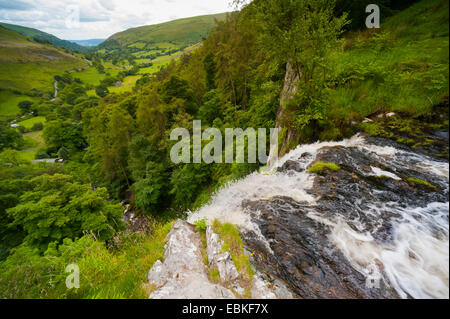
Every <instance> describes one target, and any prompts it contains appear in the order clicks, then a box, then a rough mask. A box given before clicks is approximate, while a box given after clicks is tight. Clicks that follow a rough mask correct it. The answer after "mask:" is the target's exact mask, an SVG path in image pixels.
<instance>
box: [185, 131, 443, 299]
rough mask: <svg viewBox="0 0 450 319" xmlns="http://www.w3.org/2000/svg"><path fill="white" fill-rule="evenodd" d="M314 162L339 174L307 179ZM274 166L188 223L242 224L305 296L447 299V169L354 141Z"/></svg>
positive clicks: (315, 148)
mask: <svg viewBox="0 0 450 319" xmlns="http://www.w3.org/2000/svg"><path fill="white" fill-rule="evenodd" d="M316 160H320V161H324V162H336V163H337V164H339V165H341V166H342V170H341V171H339V172H337V173H335V174H334V173H330V174H328V175H327V174H326V175H325V176H317V175H316V174H313V173H309V172H308V167H309V166H310V165H311V163H313V162H314V161H316ZM273 169H274V170H275V172H274V173H265V172H255V173H253V174H251V175H249V176H247V177H245V178H243V179H241V180H238V181H235V182H232V183H229V184H228V185H227V186H226V187H224V188H223V189H221V190H219V191H218V192H217V193H216V194H215V195H214V196H213V198H212V200H211V202H210V203H209V204H208V205H206V206H204V207H202V208H200V209H199V210H197V211H195V212H189V215H188V216H189V217H188V220H189V221H190V222H194V221H196V220H199V219H202V218H206V219H207V220H208V221H209V222H211V221H213V220H214V219H216V218H217V219H219V220H220V221H221V222H229V223H232V224H235V225H237V226H238V227H239V228H240V230H241V232H242V234H243V239H244V242H246V245H248V246H249V249H250V250H252V251H253V252H255V254H256V255H261V256H264V258H262V259H261V260H260V261H259V266H260V267H267V269H268V272H269V273H270V272H271V273H272V275H274V276H275V277H277V278H282V279H284V280H285V281H286V282H289V283H290V288H291V289H292V291H293V292H294V293H296V294H297V295H299V296H300V297H305V298H308V297H327V296H332V297H337V298H339V297H367V298H379V297H388V298H448V297H449V226H448V225H449V202H448V191H449V186H448V182H449V166H448V162H446V161H440V160H437V159H435V158H431V157H428V156H425V155H422V154H420V153H416V152H414V151H413V150H411V149H406V148H405V147H401V146H399V145H397V144H395V143H394V142H390V141H388V140H382V139H374V138H368V137H365V136H362V135H356V136H354V137H352V138H350V139H347V140H343V141H341V142H317V143H314V144H309V145H300V146H298V147H297V148H296V149H294V150H293V151H291V152H290V153H288V154H286V155H285V156H283V157H282V158H280V159H279V160H278V161H277V163H276V164H275V165H274V167H273ZM411 177H414V178H417V179H419V178H420V179H421V180H426V181H429V182H430V184H429V185H430V186H429V187H426V186H415V184H413V183H412V182H411V180H409V178H411ZM431 185H433V186H431ZM432 187H435V188H436V189H433V188H432ZM262 260H263V261H262ZM256 263H257V262H256ZM257 264H258V263H257ZM344 273H345V276H344ZM318 274H320V275H318ZM370 276H371V277H370ZM344 277H345V278H344ZM305 278H307V280H306V279H305ZM367 278H375V279H377V278H378V279H379V280H381V283H382V287H381V288H379V289H378V290H377V289H376V288H375V289H372V288H371V287H367ZM309 286H310V287H309ZM317 287H319V288H317ZM328 294H331V295H328Z"/></svg>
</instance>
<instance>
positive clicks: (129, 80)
mask: <svg viewBox="0 0 450 319" xmlns="http://www.w3.org/2000/svg"><path fill="white" fill-rule="evenodd" d="M141 77H142V76H141V75H132V76H127V77H126V78H125V79H124V80H123V82H122V86H119V87H115V86H113V87H109V88H108V90H109V92H111V93H124V92H131V90H132V89H133V87H134V85H135V84H136V81H137V80H139V79H140V78H141Z"/></svg>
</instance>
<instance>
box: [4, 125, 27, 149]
mask: <svg viewBox="0 0 450 319" xmlns="http://www.w3.org/2000/svg"><path fill="white" fill-rule="evenodd" d="M24 143H25V141H24V139H23V137H22V135H21V134H20V133H19V132H17V130H16V129H14V128H12V127H9V126H7V124H6V123H0V152H1V151H3V150H4V149H5V148H13V149H18V148H20V147H22V146H23V145H24Z"/></svg>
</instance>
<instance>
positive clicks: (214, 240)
mask: <svg viewBox="0 0 450 319" xmlns="http://www.w3.org/2000/svg"><path fill="white" fill-rule="evenodd" d="M206 245H207V248H206V252H207V254H208V261H209V264H210V266H213V267H215V268H217V270H218V271H219V275H220V280H221V281H222V282H224V283H234V282H235V281H236V280H237V279H238V277H239V273H238V271H237V269H236V266H235V265H234V262H233V260H232V258H231V255H230V253H229V252H222V246H223V241H222V240H221V239H220V237H219V235H218V234H216V233H214V232H213V230H212V227H211V226H208V227H207V228H206Z"/></svg>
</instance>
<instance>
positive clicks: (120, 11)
mask: <svg viewBox="0 0 450 319" xmlns="http://www.w3.org/2000/svg"><path fill="white" fill-rule="evenodd" d="M230 2H231V0H0V21H1V22H6V23H11V24H18V25H23V26H26V27H31V28H36V29H39V30H41V31H44V32H47V33H50V34H53V35H55V36H57V37H59V38H61V39H65V40H85V39H95V38H107V37H109V36H110V35H112V34H114V33H116V32H119V31H123V30H126V29H128V28H132V27H137V26H142V25H150V24H157V23H161V22H166V21H170V20H175V19H179V18H186V17H193V16H198V15H205V14H213V13H221V12H227V11H231V10H232V8H231V7H230ZM77 17H79V19H77Z"/></svg>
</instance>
